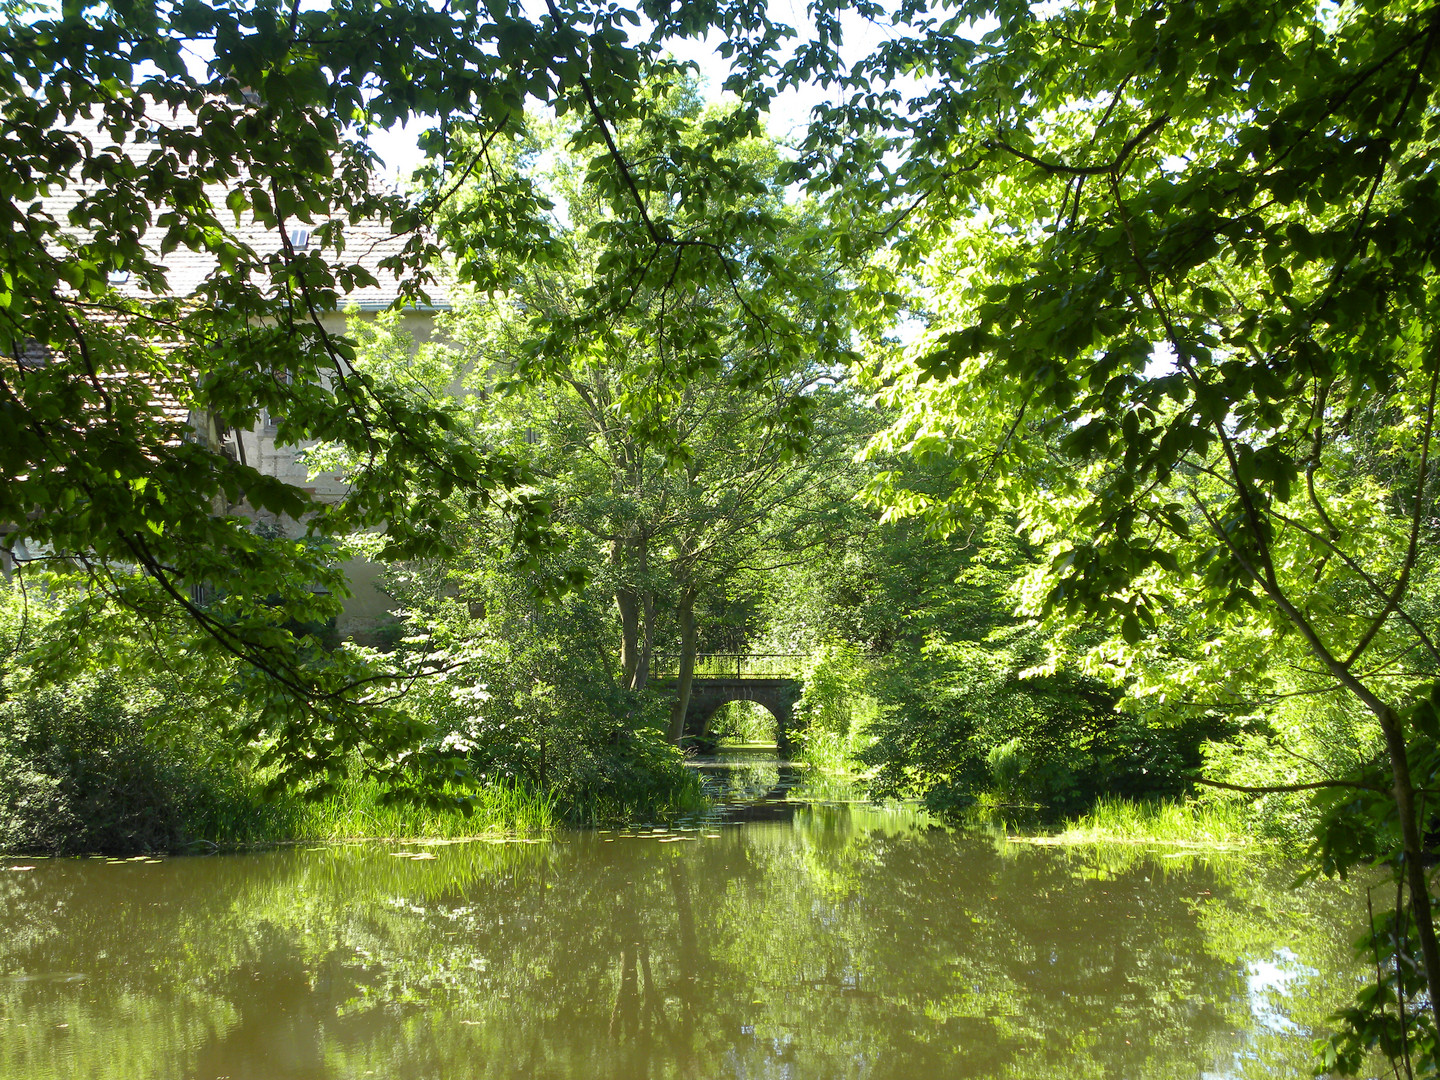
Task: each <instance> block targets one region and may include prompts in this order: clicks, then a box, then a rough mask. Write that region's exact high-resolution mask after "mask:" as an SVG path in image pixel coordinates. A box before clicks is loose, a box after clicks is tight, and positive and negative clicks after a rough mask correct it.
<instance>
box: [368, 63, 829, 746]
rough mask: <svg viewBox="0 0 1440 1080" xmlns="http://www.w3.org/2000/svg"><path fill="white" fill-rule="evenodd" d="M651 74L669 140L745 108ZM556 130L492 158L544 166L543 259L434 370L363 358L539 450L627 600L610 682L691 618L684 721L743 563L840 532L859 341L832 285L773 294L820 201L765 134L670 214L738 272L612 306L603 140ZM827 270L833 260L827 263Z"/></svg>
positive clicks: (537, 475)
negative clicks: (713, 196)
mask: <svg viewBox="0 0 1440 1080" xmlns="http://www.w3.org/2000/svg"><path fill="white" fill-rule="evenodd" d="M648 92H649V93H651V94H653V95H654V96H655V97H656V98H657V99H658V100H660V101H662V102H663V103H664V104H663V107H662V108H658V109H657V113H658V114H659V115H662V116H664V117H665V119H666V122H667V123H668V124H669V125H670V129H671V134H670V135H668V136H666V139H667V140H670V139H673V141H674V144H675V145H678V146H680V147H687V148H688V147H692V146H693V145H695V144H696V143H697V142H700V141H702V140H703V139H705V138H706V132H707V131H708V130H710V129H713V128H715V127H723V126H724V125H725V124H726V123H727V116H726V113H725V112H724V111H722V110H709V111H706V110H703V109H702V107H701V105H700V102H699V100H698V98H697V96H696V95H695V93H694V90H693V87H692V86H689V85H687V84H684V83H669V84H666V83H659V84H656V85H655V86H654V87H652V88H650V90H649V91H648ZM613 138H614V139H615V141H616V142H617V144H618V145H619V147H620V149H621V152H622V153H623V155H624V157H625V158H626V159H634V160H652V157H653V155H655V154H656V153H657V152H658V150H659V147H660V145H662V144H660V143H657V142H656V141H655V135H654V134H653V133H652V132H649V131H648V130H646V129H641V128H635V127H626V128H623V129H619V130H617V131H616V132H615V133H614V135H613ZM559 143H560V139H559V138H558V136H557V135H554V134H552V135H551V136H550V141H549V145H548V148H547V149H546V152H544V153H543V154H539V155H536V154H534V153H531V154H529V155H528V156H527V158H528V159H521V158H517V159H512V160H509V161H506V162H503V163H498V162H497V163H496V164H497V171H496V172H495V173H493V174H492V175H495V176H503V175H504V172H505V170H509V171H511V173H513V175H515V176H516V177H519V176H521V175H522V174H526V172H527V170H529V173H528V175H529V179H530V182H532V183H535V184H536V185H537V186H539V187H543V188H545V189H546V190H548V191H549V192H550V193H551V195H552V197H553V198H554V199H555V200H556V202H557V203H558V208H557V210H556V216H557V218H558V219H559V220H560V221H561V222H563V223H565V225H564V226H563V227H562V228H560V229H557V231H556V233H555V235H554V237H553V240H552V243H551V245H550V248H549V250H548V252H547V258H546V260H545V262H544V264H543V265H519V264H516V265H513V266H512V267H511V268H510V269H509V271H508V275H502V276H508V285H507V286H506V287H505V289H504V291H498V285H497V291H496V293H495V295H493V296H491V297H489V298H484V297H477V298H475V299H474V300H473V302H469V303H465V304H462V305H461V306H460V307H459V308H458V309H457V312H456V313H455V315H454V316H453V317H452V318H449V319H447V320H444V321H443V323H442V327H443V330H444V332H445V333H446V334H448V335H449V336H450V337H451V338H452V339H453V344H452V345H438V344H437V345H432V346H429V347H427V348H426V349H425V350H422V352H421V365H422V370H421V371H420V372H419V373H417V369H416V367H415V365H414V364H413V363H411V362H410V361H409V358H408V357H409V350H408V349H406V348H404V347H399V348H396V347H394V346H393V344H386V345H385V346H384V347H381V348H372V349H369V350H367V353H366V360H365V362H364V363H363V364H362V370H365V371H367V372H370V373H372V374H375V375H376V376H382V372H383V380H384V381H385V383H386V385H393V386H395V387H396V388H397V389H403V388H408V392H410V393H412V394H418V395H421V396H428V397H431V398H437V397H443V396H445V395H446V394H448V393H453V392H454V391H455V389H456V388H457V387H460V386H463V387H465V388H466V389H467V391H468V393H467V394H466V396H465V397H464V402H463V404H462V403H461V402H460V401H458V400H457V401H456V405H457V408H459V409H460V410H461V412H463V414H464V417H465V419H464V420H463V421H462V423H463V424H464V425H465V426H466V427H467V429H468V431H469V432H470V437H471V438H472V439H473V440H474V441H476V442H483V443H484V444H486V445H489V446H494V447H497V448H501V449H503V451H504V452H505V453H506V454H508V455H509V456H511V457H512V458H513V459H514V460H516V461H518V462H522V463H523V464H524V466H525V467H526V469H527V470H528V471H529V472H530V473H531V475H533V477H534V481H533V496H534V497H535V498H536V499H538V500H539V501H541V502H543V504H544V505H546V506H547V507H549V508H550V510H551V519H550V520H551V524H552V526H553V527H554V528H555V530H556V532H557V534H558V536H559V538H561V539H562V540H563V543H564V546H565V548H566V550H567V551H568V552H569V556H568V557H569V559H570V563H571V572H572V575H573V576H576V577H583V578H585V579H586V580H588V582H589V585H588V586H587V588H588V589H589V590H591V591H592V592H593V591H599V592H601V593H603V594H605V595H607V596H608V597H609V598H610V599H611V600H612V601H613V604H614V609H615V615H616V619H617V623H618V625H616V627H615V633H614V635H613V640H614V641H615V642H616V643H617V647H616V652H617V653H618V657H617V659H618V663H617V664H615V665H614V670H611V671H609V672H607V677H608V679H609V681H611V682H612V683H615V684H617V685H618V686H620V687H622V688H624V689H625V690H628V691H632V692H638V691H641V690H643V689H644V688H645V687H646V685H647V683H648V682H649V680H650V673H651V670H652V663H653V659H654V654H655V651H656V642H657V637H658V636H659V635H661V634H662V633H663V630H662V627H663V628H665V629H668V630H669V631H670V633H671V634H672V636H673V637H678V642H677V643H676V645H675V646H674V648H675V651H676V652H678V654H679V672H680V677H679V680H678V688H677V695H676V703H675V706H674V709H673V710H672V716H671V721H670V736H671V738H672V740H674V741H678V740H679V739H680V737H681V735H682V733H683V723H684V718H685V713H686V707H687V698H688V693H689V686H690V681H691V677H692V675H693V667H694V658H695V654H696V651H697V642H698V633H699V626H698V621H697V609H704V608H705V607H707V606H709V607H717V606H719V605H718V601H719V600H720V599H721V598H722V597H723V595H724V594H725V592H726V591H727V590H729V589H734V588H736V587H737V585H738V584H739V582H740V580H741V578H742V577H744V576H747V575H748V576H750V577H751V578H753V577H755V576H758V575H761V574H763V573H764V572H765V571H767V570H769V569H773V568H775V567H776V566H778V565H781V564H784V563H786V562H790V561H794V560H796V559H803V558H805V557H806V552H807V551H808V550H809V549H810V548H811V547H813V545H814V543H815V542H816V538H817V537H822V536H824V535H825V529H826V522H827V520H828V517H827V508H828V507H829V506H830V505H831V504H833V503H834V502H835V501H837V500H839V501H844V500H847V499H848V498H849V497H850V495H851V491H852V489H850V488H845V489H844V490H836V489H837V487H838V486H841V485H840V480H841V477H842V474H843V473H844V472H845V465H844V462H845V461H846V460H847V459H848V458H849V457H850V456H851V455H852V454H853V448H854V445H855V443H856V432H855V430H854V427H853V424H852V423H851V421H852V417H851V415H850V393H849V391H848V389H847V388H846V387H845V386H843V385H842V384H843V381H844V380H843V371H844V367H843V364H844V361H845V360H846V359H848V358H849V357H850V355H851V353H850V350H849V348H848V346H847V343H846V341H845V339H844V337H843V331H844V323H843V320H841V319H840V318H838V317H837V315H836V312H835V305H834V301H833V300H832V299H829V298H827V299H826V301H825V302H822V303H816V302H813V301H811V302H807V300H806V298H805V296H803V295H802V296H799V297H795V296H789V297H787V296H785V295H783V294H782V295H778V296H773V295H772V296H770V297H768V298H767V297H766V296H765V292H766V290H767V289H768V290H771V291H772V292H773V290H774V283H775V278H776V273H775V270H776V269H777V268H779V269H781V270H784V271H785V272H786V273H789V274H792V275H793V276H792V278H791V280H799V274H800V273H801V271H799V270H792V269H791V268H790V266H789V263H790V261H791V260H792V259H794V257H795V255H794V250H793V249H798V248H804V247H806V246H807V245H808V243H809V241H810V239H811V237H812V236H813V235H814V232H815V228H816V226H815V223H814V222H813V221H812V220H809V219H808V218H807V216H806V214H805V213H804V212H803V210H797V209H792V208H786V207H785V206H784V205H783V201H782V198H781V193H780V191H779V190H778V188H777V186H776V184H775V182H774V176H775V173H776V165H777V159H776V154H775V149H774V147H773V145H772V144H770V143H769V142H768V141H766V140H761V139H750V140H744V141H740V142H737V143H735V144H733V145H732V146H731V147H730V150H729V152H728V154H726V155H725V156H723V157H721V156H719V155H718V154H716V155H715V156H713V157H712V161H711V167H712V168H713V169H715V170H716V171H718V172H722V173H723V174H725V175H727V176H729V177H731V181H730V188H731V190H732V191H733V192H738V193H740V194H738V195H736V194H732V195H731V196H729V199H730V202H729V203H727V204H725V205H723V206H722V207H719V208H716V207H708V208H706V207H703V206H702V207H701V208H698V209H696V208H687V207H684V206H681V207H679V208H678V209H672V210H671V214H672V218H671V222H670V224H669V226H668V228H670V229H672V230H674V231H676V232H677V233H679V234H681V235H683V236H690V237H698V236H700V235H702V234H703V235H706V236H707V239H706V240H704V241H703V242H702V241H700V240H686V241H684V243H686V244H695V245H699V246H700V247H701V248H702V249H703V248H704V247H705V246H707V245H710V244H715V245H719V246H720V250H721V252H722V254H723V255H724V256H725V258H726V265H728V266H730V267H731V268H732V273H733V276H730V277H727V278H726V279H725V280H714V279H709V278H706V277H703V276H701V277H699V278H698V280H697V276H696V275H694V274H685V273H683V272H682V271H683V269H684V267H683V266H682V265H681V264H680V263H678V262H677V263H674V264H672V265H671V266H670V267H669V268H668V270H667V271H666V273H665V276H664V277H663V278H662V279H661V280H660V281H658V282H652V281H647V280H644V279H642V280H640V281H637V282H636V283H635V285H634V287H633V288H632V291H631V293H630V295H629V296H628V297H627V303H626V306H625V308H624V309H623V310H611V311H608V312H604V313H602V315H603V317H597V316H596V315H595V311H594V308H593V304H594V300H595V297H596V295H597V283H598V282H599V281H601V280H602V279H603V277H604V275H605V273H606V266H607V263H609V262H613V261H614V252H613V249H612V248H611V247H610V246H609V245H608V244H606V243H605V242H604V238H605V236H606V234H607V233H608V232H609V231H610V230H613V229H615V228H617V227H618V223H617V222H616V221H615V220H614V218H613V215H612V214H611V212H610V210H609V209H608V207H607V204H606V201H605V199H604V197H603V190H604V185H603V183H599V182H597V180H596V167H597V163H596V157H597V156H603V155H596V154H594V153H593V152H591V153H585V152H582V153H578V154H576V153H572V152H567V151H565V150H564V149H562V148H561V147H560V145H559ZM541 145H542V144H539V143H537V144H536V147H535V148H536V149H539V148H540V147H541ZM537 159H538V160H543V161H546V162H548V163H550V171H549V174H548V176H546V177H540V178H536V177H535V174H534V170H535V168H536V166H535V164H534V162H535V161H536V160H537ZM651 179H652V181H653V179H654V173H653V172H652V176H651ZM501 182H509V181H507V180H504V179H502V180H501ZM656 186H657V187H658V188H659V190H658V191H657V192H656V193H655V195H654V201H655V202H656V203H657V204H658V205H659V206H661V207H664V206H666V205H667V203H666V200H665V199H664V197H663V192H664V190H665V182H664V177H663V176H661V177H660V183H659V184H658V185H656ZM468 204H469V199H468V198H467V197H465V196H464V195H463V194H462V197H461V198H460V199H459V200H457V202H456V204H455V210H454V212H453V213H451V214H447V215H446V222H445V226H444V229H445V231H446V232H447V234H450V235H453V236H455V237H456V238H457V243H458V244H461V245H466V244H473V243H474V238H473V237H472V236H470V234H469V230H470V229H471V227H472V224H473V223H472V221H471V219H470V217H469V215H468V213H467V211H466V208H467V206H468ZM647 213H648V211H647ZM712 213H713V214H714V217H713V218H712V217H711V216H710V215H711V214H712ZM707 228H708V229H710V231H709V232H708V233H706V232H704V230H706V229H707ZM681 251H682V255H681V257H683V259H686V260H689V259H692V258H694V257H695V253H693V252H689V251H687V249H684V248H682V249H681ZM826 271H827V267H826V266H825V265H824V264H823V263H821V264H819V265H814V266H811V267H810V268H809V270H808V274H809V276H810V277H811V278H819V277H822V276H823V275H824V274H825V273H826ZM809 284H810V295H811V296H817V295H819V294H820V290H819V289H818V288H817V287H816V286H815V285H814V284H813V282H811V283H809ZM757 308H763V309H765V310H767V311H769V312H770V313H772V314H773V313H776V312H779V313H782V315H783V318H784V320H785V324H786V327H787V331H786V332H787V333H789V334H790V335H791V336H792V337H798V338H799V342H798V344H785V343H784V342H780V343H779V347H777V339H776V336H775V330H776V327H775V324H774V322H773V321H766V319H765V317H764V316H762V315H761V314H759V313H757ZM432 365H433V366H432ZM493 529H494V521H493V519H492V518H491V517H489V516H485V515H480V516H476V517H475V518H474V519H473V522H472V525H471V531H470V532H469V534H468V539H467V541H465V542H464V543H463V544H462V546H465V547H469V548H471V549H472V550H473V552H474V553H475V555H480V556H481V558H482V560H483V559H484V555H483V553H484V552H485V551H487V550H488V549H489V547H490V546H491V543H492V539H491V538H492V536H493ZM473 558H474V555H472V556H470V557H469V559H473ZM469 559H463V560H462V561H469ZM487 617H488V616H487ZM609 642H610V639H609V638H607V642H606V644H607V645H609Z"/></svg>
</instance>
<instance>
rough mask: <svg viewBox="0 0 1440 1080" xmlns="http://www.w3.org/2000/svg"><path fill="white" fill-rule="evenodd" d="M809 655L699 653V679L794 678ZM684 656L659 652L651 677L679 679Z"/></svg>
mask: <svg viewBox="0 0 1440 1080" xmlns="http://www.w3.org/2000/svg"><path fill="white" fill-rule="evenodd" d="M807 659H809V657H808V656H807V655H806V654H805V653H698V654H697V655H696V657H695V678H697V679H794V678H798V677H799V675H800V672H801V671H802V670H803V669H804V666H805V661H806V660H807ZM679 676H680V657H679V656H678V655H675V654H662V655H657V656H655V657H654V659H653V660H652V662H651V678H655V679H676V678H679Z"/></svg>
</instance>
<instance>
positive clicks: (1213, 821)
mask: <svg viewBox="0 0 1440 1080" xmlns="http://www.w3.org/2000/svg"><path fill="white" fill-rule="evenodd" d="M1016 839H1024V840H1025V841H1026V842H1029V843H1041V844H1165V845H1169V846H1172V847H1211V848H1214V847H1239V846H1241V845H1243V844H1247V843H1252V842H1253V841H1254V836H1253V832H1252V829H1251V825H1250V821H1249V815H1248V814H1247V812H1246V810H1245V808H1244V807H1243V806H1241V805H1240V804H1238V803H1213V802H1205V803H1197V802H1192V801H1189V800H1183V801H1182V800H1175V799H1160V800H1153V801H1151V800H1146V801H1136V800H1134V799H1126V798H1122V797H1119V796H1113V795H1111V796H1104V797H1102V798H1101V799H1100V800H1099V801H1097V802H1096V803H1095V805H1094V806H1093V807H1092V808H1091V809H1090V810H1089V811H1088V812H1087V813H1085V814H1081V815H1080V816H1079V817H1075V818H1071V819H1069V820H1067V821H1066V822H1065V823H1064V825H1062V826H1061V827H1060V829H1059V830H1058V831H1057V832H1055V833H1053V834H1052V835H1048V836H1039V837H1028V838H1016Z"/></svg>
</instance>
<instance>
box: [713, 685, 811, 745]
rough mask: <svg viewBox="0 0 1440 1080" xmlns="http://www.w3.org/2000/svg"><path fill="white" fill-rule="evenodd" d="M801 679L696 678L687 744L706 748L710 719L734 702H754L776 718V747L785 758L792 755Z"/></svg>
mask: <svg viewBox="0 0 1440 1080" xmlns="http://www.w3.org/2000/svg"><path fill="white" fill-rule="evenodd" d="M801 689H802V687H801V683H800V680H799V679H789V678H782V677H778V676H777V677H773V678H756V677H754V676H745V677H735V676H725V675H719V676H717V675H696V676H695V677H694V680H693V681H692V682H691V684H690V707H689V709H687V710H686V712H685V739H686V742H689V743H695V744H701V745H703V744H704V743H705V742H706V741H707V740H708V736H709V728H710V718H711V717H712V716H714V715H715V711H716V710H717V709H719V708H720V706H722V705H728V704H729V703H730V702H732V701H753V702H755V704H757V705H759V706H761V707H762V708H764V709H765V710H766V711H767V712H769V713H770V715H771V716H773V717H775V744H776V748H777V749H778V750H779V752H780V753H781V754H782V755H785V754H788V753H789V752H790V732H791V730H793V728H794V723H795V703H796V702H797V701H799V700H800V691H801Z"/></svg>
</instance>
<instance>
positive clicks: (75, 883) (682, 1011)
mask: <svg viewBox="0 0 1440 1080" xmlns="http://www.w3.org/2000/svg"><path fill="white" fill-rule="evenodd" d="M709 771H710V772H711V773H712V774H713V775H715V776H716V777H717V778H716V780H715V781H714V783H715V784H716V786H717V790H720V789H723V790H722V792H721V798H720V800H719V801H720V805H719V807H718V808H717V811H716V812H715V814H713V815H711V817H710V818H708V819H705V820H700V821H694V822H690V823H688V824H684V825H680V826H672V827H669V828H666V827H662V826H653V827H652V826H645V827H643V828H640V827H636V828H631V829H626V830H619V831H608V832H607V831H585V832H579V831H577V832H566V833H562V834H558V835H556V836H554V837H553V838H551V839H549V840H547V841H540V842H534V841H531V842H516V841H511V842H467V843H456V844H435V845H427V844H419V843H413V842H412V843H363V844H350V845H340V846H327V847H319V848H309V849H294V848H292V849H284V850H277V851H267V852H261V853H253V854H241V855H224V856H211V857H190V858H173V859H163V860H159V859H139V860H127V861H119V860H107V859H102V858H92V859H54V860H44V859H40V860H35V859H31V860H17V859H8V860H0V1076H3V1077H4V1078H6V1080H10V1078H20V1077H25V1078H27V1080H59V1078H65V1080H72V1078H87V1080H88V1078H94V1080H101V1078H111V1077H113V1078H116V1080H121V1078H123V1080H148V1078H156V1080H161V1078H164V1080H174V1078H199V1080H221V1078H227V1080H250V1078H255V1080H261V1078H263V1080H291V1078H296V1080H298V1078H307V1080H308V1078H316V1080H320V1078H325V1080H331V1078H347V1080H348V1078H361V1077H368V1076H373V1077H377V1078H378V1077H383V1078H386V1080H419V1078H436V1080H440V1078H444V1080H451V1078H465V1077H475V1078H481V1077H487V1078H488V1077H517V1078H519V1077H525V1078H536V1077H539V1078H557V1080H562V1078H563V1080H570V1078H576V1080H580V1078H586V1080H589V1078H595V1077H604V1078H609V1077H613V1078H616V1080H645V1078H655V1080H661V1078H669V1077H695V1078H709V1077H733V1078H736V1080H739V1078H747V1080H749V1078H772V1077H773V1078H777V1080H779V1078H793V1080H800V1078H811V1077H815V1078H847V1080H848V1078H855V1080H860V1078H875V1080H879V1078H892V1077H893V1078H897V1080H898V1078H906V1080H912V1078H931V1077H957V1078H958V1077H966V1078H969V1077H1049V1076H1065V1077H1067V1078H1080V1077H1092V1076H1093V1077H1129V1078H1156V1080H1159V1078H1170V1077H1176V1078H1179V1077H1185V1078H1197V1077H1199V1078H1219V1077H1261V1076H1303V1075H1307V1074H1308V1072H1309V1070H1310V1063H1309V1057H1308V1054H1309V1046H1310V1042H1311V1040H1312V1039H1313V1038H1314V1037H1315V1036H1316V1035H1317V1034H1318V1033H1320V1032H1321V1031H1322V1030H1323V1028H1324V1017H1325V1015H1326V1014H1327V1013H1329V1012H1330V1011H1331V1010H1333V1009H1334V1008H1336V1007H1337V1006H1338V1005H1340V1004H1342V1003H1343V1002H1344V1001H1345V1000H1346V999H1347V998H1348V997H1349V996H1350V995H1352V994H1353V992H1354V990H1355V988H1356V986H1357V984H1358V981H1359V980H1362V979H1363V978H1364V974H1365V973H1364V969H1363V966H1362V965H1359V964H1358V963H1357V962H1356V960H1355V959H1354V957H1353V954H1352V950H1351V948H1350V946H1349V944H1348V943H1349V941H1350V939H1351V938H1353V937H1354V936H1355V935H1356V933H1357V932H1358V928H1359V926H1360V925H1361V920H1362V919H1363V912H1364V906H1365V898H1364V893H1363V889H1360V888H1358V887H1347V886H1342V885H1337V884H1335V883H1319V884H1312V885H1309V886H1306V887H1304V888H1301V889H1299V890H1292V889H1291V888H1289V885H1290V883H1291V882H1292V881H1293V880H1294V877H1295V874H1296V870H1297V867H1295V866H1294V865H1293V864H1288V863H1284V862H1281V861H1277V860H1273V859H1265V858H1260V857H1256V856H1253V855H1240V854H1234V853H1229V854H1225V853H1210V854H1204V853H1196V852H1178V851H1175V850H1174V849H1155V850H1153V851H1152V850H1146V849H1140V848H1134V847H1130V848H1109V849H1104V850H1097V849H1094V848H1090V849H1057V848H1053V847H1043V846H1035V845H1030V844H1023V843H1012V842H1008V841H1006V840H1005V839H1004V838H1003V836H998V835H993V836H992V835H985V834H981V833H976V832H973V831H972V832H964V831H955V830H951V829H946V828H941V827H939V826H937V824H936V823H935V822H933V821H931V820H929V819H927V818H926V817H925V816H924V815H923V814H921V813H919V812H918V811H916V810H915V809H913V808H906V807H898V806H896V807H888V808H882V807H876V806H872V805H869V804H866V803H863V802H856V801H852V800H851V799H850V798H848V793H847V792H846V791H845V790H844V789H843V788H831V789H828V790H827V789H826V788H825V787H824V786H823V785H818V786H817V785H815V784H810V785H805V784H802V785H801V786H799V787H798V788H797V787H793V786H791V785H792V784H793V782H794V780H795V774H794V773H791V772H787V771H786V770H785V769H783V768H781V767H778V766H776V765H775V764H773V763H768V764H767V763H761V764H759V765H752V766H750V767H746V768H741V769H739V770H736V769H729V770H725V769H719V770H717V769H711V770H709ZM27 866H28V867H33V869H20V868H21V867H27Z"/></svg>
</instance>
